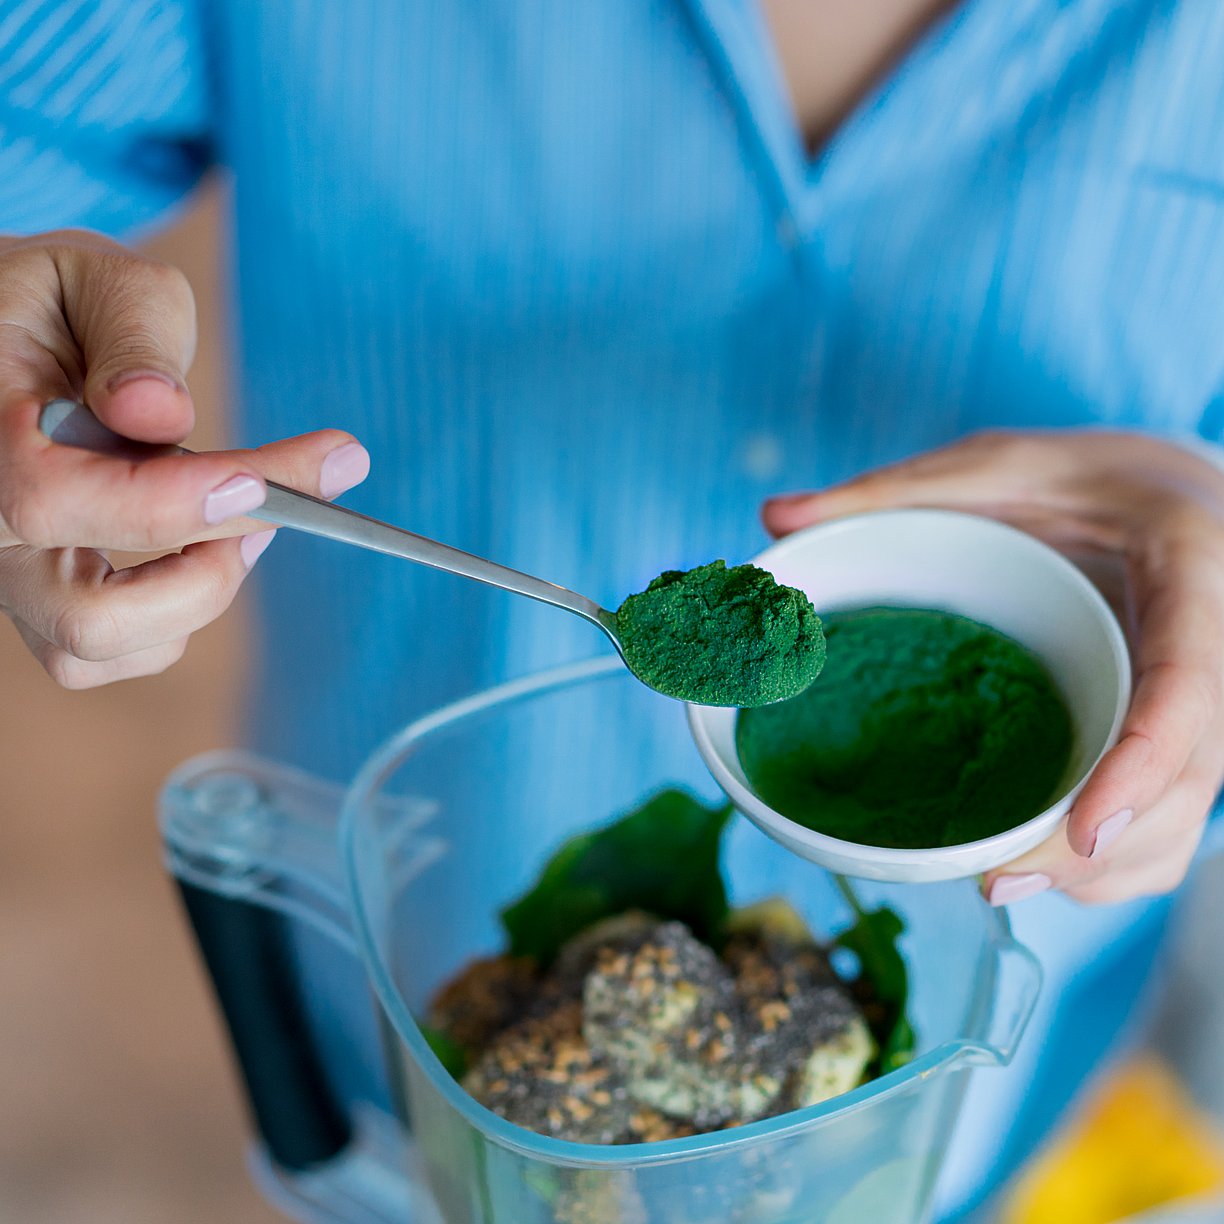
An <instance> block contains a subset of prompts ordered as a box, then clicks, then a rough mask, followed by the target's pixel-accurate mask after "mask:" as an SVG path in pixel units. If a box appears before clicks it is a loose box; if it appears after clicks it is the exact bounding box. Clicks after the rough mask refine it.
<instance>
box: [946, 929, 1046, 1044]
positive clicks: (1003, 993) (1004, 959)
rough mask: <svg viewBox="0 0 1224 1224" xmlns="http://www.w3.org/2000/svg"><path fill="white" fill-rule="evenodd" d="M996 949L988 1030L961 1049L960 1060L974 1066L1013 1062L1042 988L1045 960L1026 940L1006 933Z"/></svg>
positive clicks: (971, 1039)
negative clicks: (1038, 957) (1033, 950)
mask: <svg viewBox="0 0 1224 1224" xmlns="http://www.w3.org/2000/svg"><path fill="white" fill-rule="evenodd" d="M993 953H994V958H993V963H992V964H990V965H989V966H988V967H987V972H990V973H992V974H993V977H994V993H993V1000H992V1005H991V1011H990V1015H989V1017H988V1018H987V1021H986V1025H985V1031H984V1033H983V1035H982V1036H981V1037H980V1038H968V1039H966V1040H965V1041H964V1042H963V1043H962V1045H961V1049H960V1059H959V1061H963V1062H966V1063H968V1064H969V1065H971V1066H983V1065H985V1066H996V1067H1005V1066H1007V1064H1008V1063H1009V1062H1011V1060H1012V1057H1013V1055H1014V1054H1015V1052H1016V1047H1017V1046H1018V1045H1019V1042H1020V1038H1021V1036H1022V1035H1023V1033H1024V1030H1025V1028H1026V1027H1027V1026H1028V1022H1029V1019H1030V1018H1031V1016H1032V1014H1033V1008H1034V1007H1035V1006H1036V1003H1037V996H1038V993H1039V992H1040V990H1041V977H1042V974H1041V964H1040V962H1039V961H1038V960H1037V958H1036V956H1034V955H1033V953H1032V952H1030V951H1029V949H1028V948H1026V947H1025V946H1024V945H1023V944H1021V943H1018V942H1016V940H1014V939H1012V938H1011V937H1010V936H1005V937H1003V938H1001V939H999V940H998V941H997V942H996V943H995V944H994V947H993Z"/></svg>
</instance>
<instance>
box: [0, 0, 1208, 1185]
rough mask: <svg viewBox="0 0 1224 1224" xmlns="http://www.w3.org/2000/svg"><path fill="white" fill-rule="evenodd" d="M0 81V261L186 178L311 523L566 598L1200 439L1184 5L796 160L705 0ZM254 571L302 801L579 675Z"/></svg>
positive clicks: (244, 390)
mask: <svg viewBox="0 0 1224 1224" xmlns="http://www.w3.org/2000/svg"><path fill="white" fill-rule="evenodd" d="M0 47H2V48H3V53H2V54H0V225H2V226H3V228H5V229H8V230H21V231H36V230H41V229H46V228H51V227H54V226H62V225H67V224H76V225H85V226H91V227H96V228H99V229H103V230H107V231H110V232H113V233H117V234H131V233H133V232H136V231H138V230H139V229H140V228H141V227H142V226H145V225H147V224H149V223H150V222H152V221H153V220H155V219H156V218H158V217H160V216H161V215H162V214H164V212H165V211H166V209H167V208H169V207H171V206H172V205H173V204H174V203H175V202H176V201H177V200H178V199H180V198H181V197H182V195H183V194H184V193H185V192H187V191H188V190H189V189H190V188H191V187H192V186H193V184H194V183H195V182H196V180H197V178H198V177H199V175H200V174H201V173H202V172H203V171H204V170H205V168H206V167H207V166H209V165H219V166H222V167H224V168H225V169H226V170H227V172H228V173H229V174H230V175H231V176H232V181H233V195H232V199H233V206H232V232H231V237H230V257H231V260H232V269H233V287H234V303H235V309H236V322H235V326H234V331H233V342H234V351H235V356H236V360H237V367H238V377H237V394H238V399H239V412H240V432H241V436H242V439H243V440H244V441H246V442H260V441H266V440H269V439H271V438H274V437H279V436H283V435H287V434H292V433H296V432H300V431H302V430H304V429H307V428H313V427H316V426H322V425H338V426H342V427H345V428H348V429H351V430H352V431H353V432H354V433H355V434H356V435H357V436H358V437H359V438H361V439H362V440H363V441H364V442H365V443H366V445H367V446H368V447H369V449H370V451H371V452H372V454H373V457H374V470H373V473H372V475H371V477H370V479H369V481H368V482H367V484H366V485H364V486H362V487H361V488H360V489H359V490H357V491H356V492H355V493H354V494H352V495H350V496H349V497H347V498H346V499H345V500H346V502H347V503H348V504H351V505H354V506H355V507H357V508H359V509H361V510H364V511H366V512H368V513H372V514H375V515H377V516H379V517H383V518H387V519H390V520H392V521H394V522H398V523H402V524H404V525H406V526H409V527H411V528H413V529H414V530H417V531H420V532H422V533H424V534H427V535H432V536H435V537H437V538H439V539H442V540H445V541H447V542H450V543H454V544H456V545H459V546H461V547H463V548H466V549H468V550H470V551H473V552H476V553H478V554H481V555H485V556H488V557H491V558H494V559H496V560H499V561H502V562H504V563H507V564H509V565H512V566H515V567H517V568H520V569H524V570H528V571H530V572H534V573H538V574H540V575H541V576H543V577H546V578H550V579H552V580H554V581H557V582H560V583H563V584H565V585H567V586H570V587H573V588H574V589H577V590H579V591H581V592H583V593H585V594H588V595H590V596H592V597H594V598H596V599H598V600H600V601H601V602H604V603H610V604H613V605H614V604H615V603H616V602H618V601H619V599H620V598H621V597H622V596H623V595H625V594H626V593H628V592H631V591H634V590H637V589H640V588H641V587H642V586H643V585H644V584H645V582H646V581H647V580H648V579H649V578H650V577H652V576H653V575H654V574H656V573H658V572H659V571H660V570H661V569H664V568H668V567H684V566H687V565H690V564H696V563H699V562H703V561H706V560H709V559H710V558H712V557H714V556H724V557H726V558H727V559H728V560H730V561H739V560H743V559H745V558H746V557H747V556H749V555H751V554H752V553H753V552H755V551H756V550H757V549H759V547H761V546H762V545H763V543H764V542H765V541H764V539H763V535H762V532H761V530H760V528H759V526H758V525H757V518H756V514H757V507H758V504H759V503H760V501H761V499H762V498H763V497H764V496H766V495H768V494H770V493H772V492H776V491H780V490H783V489H790V488H800V487H807V486H812V485H819V484H823V483H825V482H828V481H832V480H837V479H841V478H843V477H846V476H848V475H851V474H852V473H855V472H858V471H861V470H863V469H864V468H867V467H869V466H872V465H875V464H879V463H881V462H885V461H888V460H892V459H896V458H899V457H901V456H903V455H906V454H909V453H912V452H914V451H917V450H920V449H923V448H926V447H931V446H935V445H938V444H940V443H943V442H947V441H949V440H950V439H953V438H955V437H958V436H960V435H962V434H964V433H965V432H967V431H970V430H974V429H979V428H982V427H985V426H996V425H1009V426H1018V427H1060V426H1068V425H1076V424H1090V423H1108V424H1112V425H1118V426H1124V427H1132V428H1137V429H1144V430H1150V431H1153V432H1157V433H1162V434H1168V435H1183V434H1191V433H1193V434H1197V435H1199V436H1201V437H1205V438H1207V439H1210V440H1217V439H1218V438H1219V437H1220V435H1221V431H1222V428H1224V344H1222V343H1221V340H1220V337H1221V336H1222V335H1224V289H1222V288H1221V286H1224V88H1222V87H1221V77H1220V68H1219V66H1220V64H1221V63H1224V8H1222V7H1221V6H1220V5H1218V4H1214V3H1212V2H1211V0H1182V2H1181V3H1174V2H1172V0H1160V2H1153V0H965V2H964V3H962V4H961V5H959V6H958V7H956V8H955V9H954V11H953V12H952V13H951V15H950V16H949V17H947V18H946V19H944V20H942V21H940V22H938V23H937V24H935V25H934V26H933V27H931V28H930V29H929V30H928V31H927V32H926V33H925V34H924V35H923V36H922V37H921V38H920V39H919V41H918V42H917V44H916V45H915V46H914V47H913V49H912V50H911V51H910V52H909V53H908V54H907V55H906V56H905V58H904V59H903V61H902V62H901V63H900V65H899V66H898V67H897V68H896V69H895V70H894V71H892V72H891V73H890V75H889V76H888V77H887V79H886V80H884V81H883V82H882V83H881V84H880V85H879V86H878V87H877V88H875V89H874V90H873V91H872V92H871V93H870V94H869V95H868V96H867V97H866V98H865V99H864V100H863V101H862V102H861V104H860V105H859V106H858V107H857V108H856V109H855V110H854V112H853V113H852V114H851V116H850V117H849V119H848V120H847V121H846V123H845V124H844V125H843V126H842V127H841V129H840V130H839V132H838V133H837V134H836V136H835V137H834V139H833V140H832V141H831V142H830V143H829V144H828V146H827V147H826V148H824V149H823V150H822V151H821V153H820V154H819V155H818V156H816V157H810V156H809V155H808V154H807V152H806V151H805V148H804V145H803V142H802V140H801V139H800V137H799V134H798V132H797V129H796V125H795V122H794V119H793V117H792V114H791V112H790V109H789V105H788V102H787V95H786V91H785V86H784V83H783V81H782V78H781V75H780V72H779V67H778V63H777V61H776V58H775V56H774V54H773V49H772V46H771V44H770V42H769V38H768V34H767V31H766V28H765V26H764V24H763V22H762V19H761V17H760V14H759V12H758V11H757V9H756V8H755V6H754V5H753V4H751V3H750V2H749V0H590V2H588V3H583V4H573V3H538V4H523V3H521V0H466V2H462V3H461V2H459V0H454V2H452V3H446V4H441V3H434V4H414V5H404V4H397V3H392V2H391V0H353V2H348V3H339V2H337V0H303V2H302V3H299V4H296V5H271V4H266V5H265V4H250V3H244V2H242V0H212V2H211V3H206V2H204V0H197V2H195V3H192V2H191V0H177V2H176V0H161V2H159V0H92V2H87V0H24V2H21V0H18V2H14V0H9V2H8V3H7V4H6V5H4V6H3V7H0ZM291 536H292V533H288V532H282V533H281V537H280V538H278V540H277V541H276V542H275V544H274V545H273V547H272V548H271V549H270V550H269V552H268V553H267V555H266V556H265V558H264V560H262V561H261V563H260V565H259V567H258V569H257V578H256V582H255V585H256V588H257V591H258V600H259V608H260V622H259V623H260V633H261V638H262V641H261V649H260V656H259V657H260V660H261V664H260V671H259V676H258V681H257V684H256V686H255V691H254V693H253V697H252V706H251V718H250V723H249V725H250V728H251V731H250V738H251V740H252V742H253V743H254V744H255V745H256V746H258V747H260V748H262V749H263V750H265V751H267V752H269V753H270V754H271V755H273V756H275V757H278V758H281V759H286V760H289V761H296V762H300V763H305V764H308V765H309V766H310V767H311V768H313V769H315V770H318V771H321V772H322V773H324V774H327V775H331V776H334V777H344V776H346V775H348V774H349V773H351V771H352V769H353V767H354V765H355V764H356V763H357V762H358V761H359V760H360V759H361V757H362V756H363V755H364V754H365V753H366V752H367V751H368V750H369V748H370V747H371V746H372V745H373V744H374V743H375V742H377V740H379V739H380V738H381V737H382V736H383V735H385V734H386V733H387V732H388V731H389V730H390V729H392V728H394V727H395V726H397V725H399V724H400V723H402V722H403V721H405V720H406V719H407V718H409V717H410V716H412V715H414V714H417V713H419V712H421V711H423V710H425V709H427V708H429V707H432V706H435V705H437V704H438V703H440V702H441V701H443V700H445V699H447V698H450V697H455V696H458V695H461V694H463V693H466V692H468V691H470V690H472V689H474V688H477V687H480V686H483V685H485V684H487V683H490V682H492V681H494V680H497V679H501V678H504V677H506V676H508V675H515V674H520V673H523V672H526V671H528V670H530V669H532V668H535V667H538V666H540V665H543V664H546V663H550V662H556V661H559V660H562V659H568V658H574V657H578V656H581V655H585V654H588V653H591V652H594V651H596V650H598V649H599V648H600V643H599V641H598V640H597V636H598V635H597V634H596V633H595V632H594V631H593V630H592V629H591V628H590V627H589V626H587V625H585V624H583V623H581V622H579V621H577V620H576V619H574V618H570V617H566V616H565V615H564V614H562V613H559V612H556V611H554V610H552V609H548V608H544V607H542V606H538V605H534V604H532V603H530V602H528V601H525V600H516V599H514V598H512V597H510V596H507V595H504V594H502V593H500V592H496V591H490V590H486V589H484V588H480V587H477V586H475V585H474V584H470V583H465V582H464V581H463V580H462V579H458V578H454V577H451V576H449V575H445V574H437V573H432V572H429V571H426V570H424V569H421V568H419V567H414V566H411V565H407V564H403V563H398V562H393V561H389V560H388V559H386V558H382V557H376V556H371V555H369V554H364V553H361V552H359V551H357V550H355V549H343V548H339V547H337V546H334V545H328V544H325V543H319V542H316V541H312V540H308V539H305V538H291ZM661 716H662V715H661ZM626 767H631V765H630V764H629V763H627V766H626ZM1046 904H1047V906H1048V907H1052V909H1051V912H1055V911H1057V907H1058V906H1059V905H1061V904H1063V903H1061V902H1058V901H1057V900H1051V901H1050V902H1048V903H1046ZM1030 905H1031V906H1035V907H1036V909H1030V911H1029V912H1034V913H1036V912H1040V909H1041V905H1042V903H1040V902H1038V903H1030ZM1128 914H1130V910H1129V909H1126V908H1124V909H1123V910H1121V911H1118V915H1119V916H1118V917H1116V919H1111V922H1113V923H1114V925H1113V926H1112V927H1110V925H1109V923H1106V924H1105V926H1106V928H1108V929H1106V930H1103V931H1102V930H1097V929H1096V928H1094V930H1095V934H1094V935H1093V936H1092V938H1093V939H1095V940H1096V941H1097V943H1098V945H1099V944H1100V943H1101V942H1102V941H1104V942H1106V943H1107V942H1108V941H1109V940H1110V939H1112V938H1114V935H1113V934H1110V931H1114V932H1115V934H1116V931H1117V930H1121V929H1122V928H1123V927H1124V926H1125V923H1126V922H1127V921H1129V918H1128V917H1127V915H1128ZM1085 925H1086V926H1091V925H1092V923H1086V924H1085ZM1085 955H1087V952H1086V953H1085ZM1052 989H1054V990H1055V992H1056V991H1057V985H1056V983H1052ZM980 1163H981V1162H979V1165H980ZM974 1176H978V1177H979V1180H980V1177H981V1176H984V1174H983V1173H982V1169H981V1168H980V1167H978V1168H977V1171H976V1173H975V1174H974ZM965 1179H966V1181H965V1184H966V1185H968V1184H969V1182H970V1181H972V1178H971V1177H970V1174H968V1173H966V1174H965Z"/></svg>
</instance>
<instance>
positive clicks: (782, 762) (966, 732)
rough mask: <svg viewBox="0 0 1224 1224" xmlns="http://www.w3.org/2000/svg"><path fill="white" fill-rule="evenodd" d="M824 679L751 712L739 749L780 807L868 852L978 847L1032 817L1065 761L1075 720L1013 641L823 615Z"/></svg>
mask: <svg viewBox="0 0 1224 1224" xmlns="http://www.w3.org/2000/svg"><path fill="white" fill-rule="evenodd" d="M825 632H826V636H827V639H828V642H829V649H830V656H829V663H828V666H827V667H826V668H825V670H824V674H823V675H822V677H821V681H820V684H818V685H814V686H813V687H811V688H810V689H808V690H807V691H806V692H804V693H802V694H800V695H799V696H798V697H796V698H794V699H792V700H790V701H787V702H783V703H781V704H779V705H776V706H771V707H769V708H766V709H759V710H746V711H744V712H743V713H742V714H741V715H740V716H739V718H738V720H737V724H736V747H737V750H738V752H739V757H740V762H741V763H742V765H743V767H744V771H745V773H746V774H747V776H748V778H749V780H750V782H751V783H752V786H753V788H754V789H755V790H756V792H757V793H758V794H759V795H760V796H761V798H762V799H763V800H764V801H765V802H766V803H768V804H769V805H770V806H771V807H772V808H774V810H775V811H778V812H781V813H782V814H783V815H784V816H788V817H789V818H790V819H791V820H794V821H796V822H797V823H799V824H802V825H806V826H807V827H808V828H811V829H815V830H817V831H818V832H821V833H825V834H828V835H829V836H832V837H837V838H841V839H843V840H845V841H852V842H857V843H859V844H863V845H874V846H891V847H908V848H919V847H926V846H949V845H958V844H961V843H964V842H972V841H977V840H979V839H981V838H985V837H990V836H992V835H994V834H996V833H1001V832H1003V831H1004V830H1006V829H1010V828H1013V827H1014V826H1015V825H1018V824H1021V823H1023V822H1024V821H1026V820H1028V819H1029V818H1030V817H1032V816H1035V815H1037V813H1038V812H1040V811H1041V810H1042V809H1043V808H1044V807H1045V806H1046V804H1047V803H1048V802H1049V801H1050V800H1051V799H1052V798H1053V797H1054V794H1055V792H1056V790H1057V788H1058V785H1059V783H1060V781H1061V780H1062V778H1063V776H1064V774H1065V772H1066V769H1067V764H1068V761H1069V759H1070V755H1071V746H1072V727H1071V718H1070V715H1069V713H1068V711H1067V707H1066V704H1065V702H1064V701H1063V699H1062V697H1061V695H1060V694H1059V692H1058V690H1057V688H1056V687H1055V685H1054V682H1053V680H1052V679H1051V678H1050V676H1049V674H1048V673H1047V671H1046V669H1045V668H1044V666H1043V665H1042V664H1041V663H1040V661H1039V660H1038V659H1037V658H1036V657H1035V656H1034V655H1032V654H1031V653H1030V652H1029V651H1028V650H1026V649H1025V648H1024V647H1023V646H1021V645H1020V644H1019V643H1018V642H1014V641H1012V640H1011V639H1010V638H1008V637H1006V636H1004V635H1003V634H1001V633H999V632H998V631H997V630H995V629H991V628H990V627H988V626H986V625H982V624H979V623H978V622H976V621H972V620H969V619H968V618H966V617H963V616H956V615H953V614H952V613H948V612H936V611H928V610H922V609H913V608H870V609H864V610H862V611H855V612H839V613H834V614H832V615H829V616H827V617H826V618H825Z"/></svg>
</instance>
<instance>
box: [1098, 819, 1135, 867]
mask: <svg viewBox="0 0 1224 1224" xmlns="http://www.w3.org/2000/svg"><path fill="white" fill-rule="evenodd" d="M1134 819H1135V812H1134V809H1133V808H1123V809H1122V810H1121V811H1120V812H1115V813H1114V814H1113V815H1112V816H1110V817H1109V819H1108V820H1102V821H1101V823H1100V824H1099V825H1097V831H1096V841H1094V842H1093V843H1092V854H1091V855H1089V857H1090V858H1096V857H1097V855H1098V854H1100V853H1101V852H1102V851H1103V850H1104V849H1105V848H1106V847H1107V846H1109V845H1112V844H1113V843H1114V842H1116V841H1117V840H1118V838H1119V837H1121V836H1122V834H1123V832H1124V831H1125V829H1126V826H1127V825H1129V824H1130V822H1131V821H1132V820H1134Z"/></svg>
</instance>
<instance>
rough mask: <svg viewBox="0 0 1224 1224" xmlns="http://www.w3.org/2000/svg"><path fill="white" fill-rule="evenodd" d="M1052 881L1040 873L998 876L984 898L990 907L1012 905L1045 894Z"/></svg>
mask: <svg viewBox="0 0 1224 1224" xmlns="http://www.w3.org/2000/svg"><path fill="white" fill-rule="evenodd" d="M1053 882H1054V881H1053V880H1051V879H1050V877H1049V876H1048V875H1043V874H1042V873H1041V872H1040V871H1033V872H1030V873H1029V874H1028V875H1004V876H998V877H997V878H996V879H995V882H994V883H993V884H992V885H991V886H990V895H989V896H988V897H987V898H986V899H987V900H988V901H989V902H990V904H991V905H1014V904H1015V903H1016V902H1017V901H1023V900H1024V899H1025V898H1026V897H1035V896H1036V895H1037V894H1038V893H1040V892H1045V890H1046V889H1047V888H1049V887H1050V885H1051V884H1052V883H1053Z"/></svg>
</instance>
